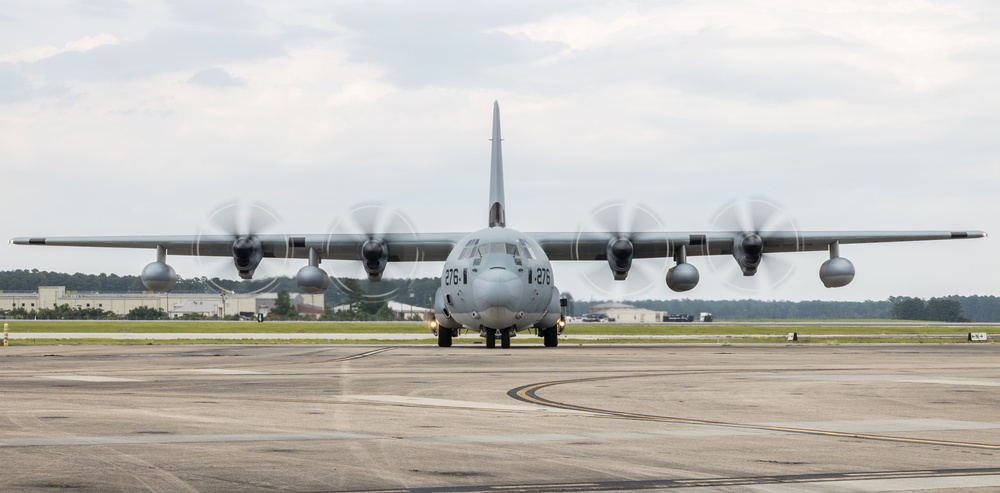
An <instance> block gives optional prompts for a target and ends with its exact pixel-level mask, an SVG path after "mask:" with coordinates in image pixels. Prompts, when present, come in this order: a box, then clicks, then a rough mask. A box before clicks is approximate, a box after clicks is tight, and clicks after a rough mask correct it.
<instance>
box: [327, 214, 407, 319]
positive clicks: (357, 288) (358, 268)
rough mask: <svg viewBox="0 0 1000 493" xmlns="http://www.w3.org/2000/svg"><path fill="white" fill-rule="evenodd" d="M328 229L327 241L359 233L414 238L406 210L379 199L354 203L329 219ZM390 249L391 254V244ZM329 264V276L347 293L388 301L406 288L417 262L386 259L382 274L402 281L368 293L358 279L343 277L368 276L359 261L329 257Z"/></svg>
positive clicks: (366, 299) (372, 236) (372, 238)
mask: <svg viewBox="0 0 1000 493" xmlns="http://www.w3.org/2000/svg"><path fill="white" fill-rule="evenodd" d="M327 231H328V236H327V238H328V241H333V240H334V238H335V237H336V236H338V235H362V236H365V237H367V238H368V239H369V240H381V239H383V238H384V237H385V235H386V234H393V235H397V236H399V235H402V236H403V237H404V238H406V237H410V238H415V237H416V234H417V229H416V227H414V225H413V222H412V221H411V220H410V218H409V217H407V216H406V214H404V213H403V212H402V211H399V210H397V209H394V208H391V207H388V206H386V205H385V204H382V203H380V202H367V203H362V204H358V205H355V206H354V207H352V208H351V209H350V210H348V211H347V213H346V214H345V215H343V216H341V217H339V218H337V219H335V220H334V221H332V222H331V223H330V227H329V228H328V229H327ZM389 253H390V255H391V254H392V246H391V245H389ZM329 264H330V268H329V271H330V280H331V281H333V284H334V285H335V286H336V287H337V289H338V290H340V291H341V292H342V293H344V294H345V295H347V296H348V297H360V298H362V299H364V300H365V301H388V300H391V299H394V298H396V297H397V296H398V295H399V294H400V293H403V292H406V291H407V290H408V289H409V286H410V284H411V283H412V282H413V277H414V274H415V273H416V271H417V263H416V262H408V264H409V265H408V266H403V265H402V264H401V263H400V262H389V263H387V264H386V268H385V272H384V273H383V278H387V277H391V278H393V279H398V280H401V281H404V282H403V283H402V284H400V285H398V286H396V287H394V288H391V289H387V290H385V291H382V292H378V293H369V292H365V291H364V290H363V288H362V287H361V285H360V283H355V282H344V280H343V279H344V278H346V279H352V280H353V279H367V277H368V275H367V273H366V272H365V270H364V267H363V265H362V261H346V260H337V261H330V262H329Z"/></svg>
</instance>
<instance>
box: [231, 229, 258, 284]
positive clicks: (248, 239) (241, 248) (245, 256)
mask: <svg viewBox="0 0 1000 493" xmlns="http://www.w3.org/2000/svg"><path fill="white" fill-rule="evenodd" d="M232 253H233V265H235V266H236V271H237V272H238V273H239V275H240V278H241V279H253V273H254V271H255V270H257V266H258V265H260V261H261V259H262V258H264V249H263V248H262V247H261V245H260V239H258V238H257V237H256V236H241V237H239V238H237V239H236V240H235V241H233V245H232Z"/></svg>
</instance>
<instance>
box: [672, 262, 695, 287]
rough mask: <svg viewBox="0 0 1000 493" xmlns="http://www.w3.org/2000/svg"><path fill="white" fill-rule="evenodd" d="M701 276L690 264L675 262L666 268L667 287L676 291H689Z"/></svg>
mask: <svg viewBox="0 0 1000 493" xmlns="http://www.w3.org/2000/svg"><path fill="white" fill-rule="evenodd" d="M700 278H701V276H700V275H699V274H698V269H697V268H696V267H695V266H693V265H691V264H686V263H685V264H677V265H675V266H673V267H671V268H670V269H669V270H667V287H668V288H670V289H672V290H674V291H676V292H678V293H681V292H684V291H690V290H692V289H694V287H695V286H697V285H698V280H699V279H700Z"/></svg>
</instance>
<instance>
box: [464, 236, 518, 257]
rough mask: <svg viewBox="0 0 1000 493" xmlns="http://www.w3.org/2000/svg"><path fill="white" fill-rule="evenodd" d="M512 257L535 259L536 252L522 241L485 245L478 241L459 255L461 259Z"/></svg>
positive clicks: (470, 244) (474, 241) (466, 247)
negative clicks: (496, 256)
mask: <svg viewBox="0 0 1000 493" xmlns="http://www.w3.org/2000/svg"><path fill="white" fill-rule="evenodd" d="M491 254H492V255H498V254H499V255H511V256H513V257H525V258H530V259H533V258H535V252H533V251H531V248H530V247H528V245H526V244H525V243H524V241H522V240H518V242H517V243H501V242H493V243H483V244H479V243H478V240H472V241H470V242H469V243H468V244H466V245H465V248H463V249H462V254H461V255H459V257H458V258H460V259H467V258H479V257H484V256H486V255H491Z"/></svg>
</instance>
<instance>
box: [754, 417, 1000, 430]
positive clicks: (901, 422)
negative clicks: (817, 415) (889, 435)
mask: <svg viewBox="0 0 1000 493" xmlns="http://www.w3.org/2000/svg"><path fill="white" fill-rule="evenodd" d="M760 424H761V425H764V426H781V427H787V428H809V429H818V430H830V431H838V432H841V433H875V432H880V433H885V432H900V431H956V430H990V429H998V428H1000V423H982V422H978V421H957V420H951V419H872V420H857V421H797V422H787V423H760Z"/></svg>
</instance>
